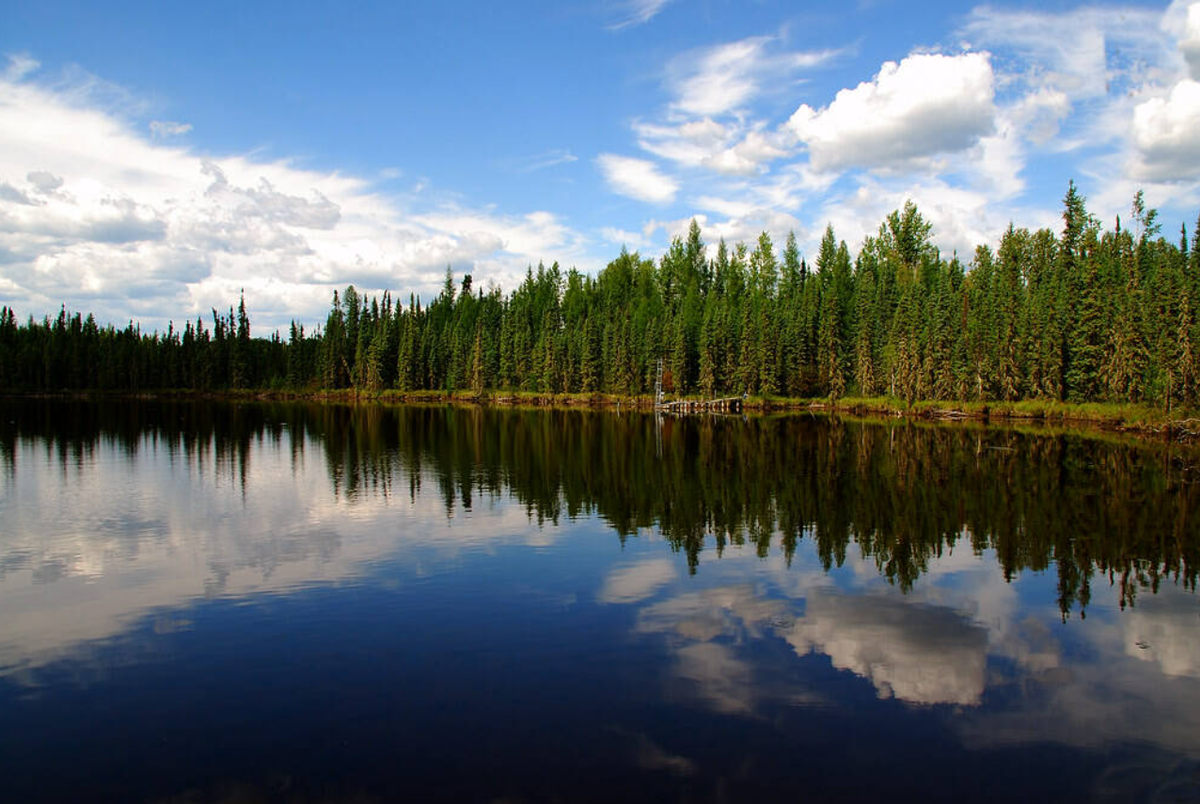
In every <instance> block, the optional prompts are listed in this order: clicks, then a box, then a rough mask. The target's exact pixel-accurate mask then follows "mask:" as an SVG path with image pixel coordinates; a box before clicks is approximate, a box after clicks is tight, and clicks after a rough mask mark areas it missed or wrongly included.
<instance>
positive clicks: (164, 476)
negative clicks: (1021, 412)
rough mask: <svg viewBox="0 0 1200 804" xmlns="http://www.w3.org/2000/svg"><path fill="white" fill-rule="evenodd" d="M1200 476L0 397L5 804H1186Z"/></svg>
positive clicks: (773, 428) (1197, 745) (933, 437)
mask: <svg viewBox="0 0 1200 804" xmlns="http://www.w3.org/2000/svg"><path fill="white" fill-rule="evenodd" d="M1198 562H1200V457H1198V456H1197V453H1196V452H1195V451H1194V450H1188V449H1184V448H1181V447H1169V446H1166V445H1153V444H1133V443H1126V442H1121V441H1118V440H1112V439H1109V440H1106V439H1104V438H1095V437H1084V436H1080V435H1072V434H1064V433H1054V432H1037V431H1032V432H1029V431H1026V432H1022V431H1016V430H1005V429H985V428H982V427H974V426H970V427H923V426H915V425H912V424H908V423H902V422H901V423H895V422H889V423H878V424H871V423H854V422H847V421H838V420H831V419H818V418H813V417H811V416H787V417H762V418H754V417H751V418H749V419H742V418H740V417H738V418H720V419H712V418H707V419H702V418H692V419H674V420H672V419H667V420H656V418H655V417H654V416H651V415H642V414H634V415H630V414H628V413H626V414H624V415H618V414H617V413H614V412H566V411H518V410H480V409H472V408H457V409H455V408H452V409H444V408H425V407H367V408H352V407H336V406H310V405H299V404H297V405H283V404H278V405H257V404H215V403H211V404H210V403H138V402H129V401H122V402H113V401H105V402H94V403H90V404H82V403H65V402H21V403H17V402H8V403H3V404H0V800H3V801H13V802H26V801H33V802H36V801H104V800H120V801H134V802H163V801H169V802H227V803H228V804H232V803H233V802H254V801H281V802H283V801H286V802H332V801H395V800H418V801H425V800H428V801H507V802H521V801H528V802H533V801H606V802H618V801H620V802H624V801H663V802H672V801H755V800H764V801H766V800H771V801H774V800H778V801H785V800H786V801H829V800H890V801H909V800H912V801H936V800H941V801H960V800H971V801H983V800H997V801H1012V800H1025V801H1042V800H1051V801H1053V800H1100V801H1130V800H1134V801H1139V800H1146V801H1181V800H1182V801H1196V800H1200V602H1198V601H1200V598H1197V596H1196V594H1195V581H1196V571H1197V567H1198V566H1200V563H1198Z"/></svg>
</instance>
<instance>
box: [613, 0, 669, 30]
mask: <svg viewBox="0 0 1200 804" xmlns="http://www.w3.org/2000/svg"><path fill="white" fill-rule="evenodd" d="M671 2H672V0H625V2H623V3H621V4H620V13H621V19H620V20H619V21H618V22H614V23H613V24H612V25H609V26H608V29H609V30H610V31H620V30H623V29H625V28H632V27H635V26H638V25H644V24H646V23H647V22H649V21H650V20H652V19H654V18H655V17H657V16H658V14H659V12H661V11H662V10H663V9H664V8H666V7H667V6H668V5H669V4H670V3H671Z"/></svg>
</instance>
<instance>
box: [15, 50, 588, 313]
mask: <svg viewBox="0 0 1200 804" xmlns="http://www.w3.org/2000/svg"><path fill="white" fill-rule="evenodd" d="M28 71H29V70H28V69H26V68H22V70H18V71H16V72H14V70H13V68H11V67H10V69H9V71H8V72H7V73H6V77H5V78H4V79H3V80H0V260H2V262H3V265H4V267H3V282H0V298H2V299H3V301H4V303H5V304H9V305H11V306H13V307H15V308H17V309H18V310H19V311H20V312H21V314H26V313H29V314H35V315H40V314H41V313H43V312H44V311H46V310H51V309H57V308H58V306H59V304H61V303H65V304H66V305H67V306H68V307H71V308H74V309H87V310H92V311H95V312H96V314H97V317H98V318H99V319H100V320H102V321H105V320H108V321H115V322H123V321H127V320H129V319H130V318H133V317H136V318H140V319H141V320H143V321H144V322H145V323H146V324H147V325H148V326H150V325H159V324H163V323H165V321H166V319H167V318H175V319H176V320H179V319H180V318H181V317H183V316H189V317H195V316H196V315H197V314H200V313H204V312H206V311H207V310H208V309H209V308H210V307H213V306H215V307H218V308H222V307H225V306H227V305H228V303H229V300H230V299H231V298H236V297H237V293H238V291H239V290H240V289H241V288H245V290H246V293H247V301H248V303H249V304H250V307H251V311H252V314H253V315H254V316H255V322H256V324H257V325H258V326H264V325H265V326H278V325H285V324H286V323H287V321H288V320H289V318H291V317H293V316H295V317H298V318H300V320H309V321H312V320H319V319H320V318H322V317H323V316H324V313H325V311H326V310H327V309H328V304H329V299H330V297H331V295H332V290H333V288H334V287H338V286H344V285H345V284H348V283H350V282H354V283H356V284H359V285H360V287H362V288H363V289H364V290H366V291H368V292H378V291H380V290H382V289H391V290H393V291H398V292H400V293H403V294H407V293H408V292H410V291H415V292H418V293H422V294H427V295H428V294H432V293H435V292H436V290H437V288H438V287H439V286H440V284H441V281H442V277H443V274H444V272H445V268H446V265H447V264H451V265H452V266H453V267H454V269H455V271H456V272H463V271H471V272H473V273H474V274H475V277H476V280H477V281H479V282H481V283H482V282H484V281H487V280H493V281H496V282H498V283H499V284H502V285H504V286H506V287H511V286H512V285H513V284H514V283H515V282H517V281H519V279H520V277H521V276H522V275H523V273H524V270H525V267H526V266H527V265H529V264H531V263H537V262H538V261H540V260H551V259H558V260H563V261H568V260H574V261H577V262H578V263H580V264H581V267H584V268H587V267H592V266H591V265H590V263H589V262H588V256H587V253H586V241H585V240H584V239H583V238H582V236H580V235H579V234H578V233H576V232H574V231H573V230H571V229H570V227H569V226H567V225H566V224H565V223H564V222H563V221H562V220H560V219H559V218H558V217H557V216H555V215H553V214H551V213H549V212H541V211H535V212H529V213H525V214H517V215H513V214H502V213H499V212H497V211H496V210H494V209H489V208H484V209H469V208H464V207H462V206H461V205H457V204H451V203H439V202H438V201H437V199H436V197H434V198H432V199H431V200H422V208H421V209H419V210H414V209H413V206H414V205H415V203H416V200H417V199H416V197H415V196H409V197H404V196H391V197H385V196H383V195H380V194H378V192H377V191H376V189H375V187H374V185H372V184H371V183H370V182H369V181H367V180H365V179H361V178H357V177H353V176H347V175H344V174H340V173H327V172H320V171H314V170H308V169H305V168H303V167H299V166H297V165H296V164H295V163H293V162H291V161H288V160H283V159H279V160H275V161H268V160H263V159H261V158H256V157H247V156H242V155H219V154H211V155H201V154H197V153H195V152H193V151H192V150H190V149H188V148H182V147H179V146H178V145H175V144H171V143H168V142H165V141H163V138H162V137H161V136H155V135H154V134H152V133H145V134H144V133H141V132H145V131H146V129H145V128H144V127H143V128H141V130H140V131H139V128H138V127H137V126H135V125H134V124H133V123H131V122H129V119H128V118H129V114H130V109H131V108H136V104H130V103H124V102H122V103H121V104H119V108H120V109H121V115H120V116H119V115H118V114H116V113H114V112H112V111H110V109H111V108H112V107H111V106H110V104H108V103H107V102H100V101H98V100H97V96H96V94H95V93H94V92H93V91H92V88H94V86H95V82H94V81H93V80H92V79H90V78H88V79H85V86H84V87H82V88H81V87H80V86H79V85H77V84H74V83H71V81H69V80H66V81H63V82H59V83H56V84H54V85H53V86H49V85H42V84H38V83H35V82H31V81H25V80H19V79H13V78H11V76H12V75H14V74H17V73H20V74H21V75H24V74H26V73H27V72H28ZM111 94H112V93H110V92H109V93H107V94H105V97H109V96H111ZM155 122H158V123H162V121H155ZM172 125H175V126H176V127H175V128H172V127H171V126H168V125H167V124H165V123H163V124H162V125H160V126H159V127H157V128H152V129H151V131H152V132H153V131H162V132H164V133H171V132H173V131H174V132H178V131H181V130H182V129H181V128H179V125H177V124H172ZM180 125H181V124H180ZM21 177H24V178H23V179H22V178H21ZM422 198H424V197H422Z"/></svg>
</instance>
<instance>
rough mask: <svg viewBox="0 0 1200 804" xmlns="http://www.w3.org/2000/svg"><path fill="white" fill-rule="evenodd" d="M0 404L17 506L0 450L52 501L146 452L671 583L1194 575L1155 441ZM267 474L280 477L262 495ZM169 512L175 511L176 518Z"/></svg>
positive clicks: (1125, 590)
mask: <svg viewBox="0 0 1200 804" xmlns="http://www.w3.org/2000/svg"><path fill="white" fill-rule="evenodd" d="M7 410H8V411H9V412H8V413H7V414H6V415H5V416H4V419H5V420H6V422H7V424H5V425H3V426H0V455H2V456H4V457H3V459H2V462H3V463H4V465H5V467H6V470H5V472H6V476H7V477H8V478H9V479H8V480H7V481H6V483H7V490H6V496H9V495H12V494H15V493H17V492H16V491H15V490H14V487H15V486H16V485H17V480H16V479H15V474H14V473H15V468H16V466H17V465H18V464H19V463H21V462H23V461H24V460H28V458H27V457H23V456H22V455H20V454H19V453H20V452H21V451H22V450H29V449H32V448H33V445H35V444H36V445H39V447H40V449H41V450H44V452H45V464H46V465H50V464H53V465H55V466H56V467H58V470H59V471H60V472H61V477H62V481H63V482H62V484H61V485H62V486H63V487H66V488H68V489H71V488H72V487H74V486H76V485H79V484H80V483H85V482H86V481H87V480H88V479H89V478H91V477H92V476H94V475H96V474H98V473H97V472H96V471H95V469H100V468H103V466H104V465H105V464H106V463H107V462H111V461H114V460H117V459H118V458H117V456H123V457H124V458H125V459H126V461H128V462H129V465H131V466H132V465H139V464H136V462H135V459H136V458H138V457H139V456H145V455H147V453H151V454H152V455H151V457H150V458H149V461H148V462H149V464H150V465H152V467H153V468H152V471H154V472H162V471H166V468H165V467H163V466H162V465H161V464H162V463H164V462H165V464H166V467H175V466H176V464H180V463H181V464H183V465H184V467H185V472H184V479H183V480H182V481H181V482H182V484H183V488H184V489H186V484H187V483H188V482H191V481H190V480H189V479H188V478H191V477H192V476H206V477H207V478H208V482H210V483H212V484H213V485H214V486H215V487H219V488H224V487H226V486H232V487H234V488H236V489H237V490H238V491H239V492H240V493H241V494H243V495H244V494H246V491H247V484H248V483H251V482H253V480H252V478H254V477H255V475H256V468H257V467H256V465H255V464H256V462H257V461H260V460H266V461H271V463H270V464H269V465H267V466H264V467H262V471H261V472H257V476H258V482H259V485H260V486H261V488H259V489H256V490H255V491H256V497H257V498H258V499H261V498H262V497H263V496H266V495H269V496H270V497H271V498H272V499H273V500H274V501H275V502H276V504H275V505H274V507H273V510H271V511H270V512H269V513H270V515H271V517H273V518H274V517H282V518H283V521H285V522H287V521H294V520H295V519H296V518H297V517H298V516H300V514H301V512H304V513H305V514H311V513H312V511H314V510H320V509H321V508H322V507H325V508H326V509H332V508H333V507H335V506H336V505H338V504H341V503H346V504H349V505H350V509H347V510H352V509H353V508H354V507H355V506H360V505H380V504H386V502H387V501H388V500H390V499H393V498H398V497H403V498H407V499H409V500H410V501H415V500H418V499H426V500H430V499H432V498H433V497H436V499H438V500H439V501H440V505H441V506H442V510H443V513H444V516H445V517H447V518H448V519H453V518H454V515H455V512H456V511H459V512H464V513H465V512H470V511H472V510H473V508H475V507H476V506H477V505H478V504H479V502H480V501H481V500H482V501H483V502H484V503H485V504H489V503H490V504H495V502H496V501H497V500H501V499H504V500H507V499H513V500H516V501H517V502H518V503H519V504H520V506H521V507H522V508H524V510H525V512H526V513H527V515H528V517H529V519H530V520H531V521H533V522H535V523H536V525H537V526H538V527H542V526H544V525H547V524H548V525H550V526H555V525H558V524H559V523H560V522H561V521H562V520H563V518H564V517H566V518H569V519H575V518H579V517H585V516H589V515H599V516H600V517H601V518H603V520H604V521H605V522H607V523H608V524H609V525H610V527H611V528H612V530H613V532H614V533H615V534H616V535H617V536H618V538H620V539H621V540H625V539H628V538H630V537H635V536H637V535H638V534H639V533H641V532H643V531H645V530H647V529H655V530H656V531H657V532H659V533H661V534H662V536H664V537H665V538H666V539H667V540H668V541H669V542H670V544H671V546H672V547H673V548H674V549H676V550H678V551H679V552H681V553H683V554H684V555H686V557H687V566H688V568H689V569H690V570H691V571H692V572H695V571H696V569H697V568H698V567H699V565H700V561H701V554H702V553H703V551H704V550H705V549H706V546H707V547H710V548H715V551H716V554H717V555H718V556H719V555H720V554H721V553H722V552H723V551H724V550H725V549H726V548H727V547H728V546H730V545H733V546H744V545H752V546H753V548H754V549H755V550H756V551H757V552H758V554H759V555H761V556H766V555H768V554H769V553H770V552H771V551H772V549H776V550H778V551H780V552H781V553H782V554H783V555H784V556H785V557H786V558H788V559H789V560H790V559H791V558H792V556H794V554H795V551H796V549H797V547H798V545H799V544H800V543H801V542H802V541H803V540H805V539H806V538H807V539H809V540H811V541H812V543H813V544H814V545H815V548H816V550H817V554H818V555H819V557H820V561H821V563H822V565H823V566H824V567H825V568H826V569H829V568H832V567H835V566H841V565H842V564H843V563H844V562H845V561H846V559H847V555H848V551H849V550H850V548H851V547H855V548H857V550H858V552H859V553H860V554H861V555H864V556H868V557H870V558H872V559H873V561H874V564H875V567H876V570H877V571H878V573H879V574H880V575H881V576H883V577H885V578H887V579H888V580H889V581H890V582H892V583H894V584H895V585H897V586H898V587H899V588H900V589H902V590H909V589H912V588H913V587H914V585H915V584H917V582H918V579H919V578H920V576H921V575H922V574H923V573H925V572H927V571H928V569H929V566H930V562H931V561H932V560H934V559H937V558H939V557H941V556H942V555H944V554H945V553H946V552H948V551H949V550H950V549H951V548H954V547H955V546H958V549H960V550H961V549H964V548H965V547H969V549H971V550H973V551H975V552H977V553H978V552H980V551H983V550H992V551H994V553H995V555H996V559H997V561H998V562H999V563H1000V566H1001V567H1002V569H1003V571H1004V575H1005V577H1006V578H1008V579H1011V578H1014V577H1016V576H1017V575H1018V574H1019V573H1021V572H1023V571H1027V570H1035V571H1043V570H1047V569H1051V568H1052V569H1053V570H1054V571H1055V572H1056V573H1057V576H1058V602H1059V606H1060V608H1061V609H1062V611H1063V613H1064V615H1066V614H1067V613H1069V612H1070V611H1072V609H1076V608H1078V609H1080V610H1082V609H1085V608H1086V605H1087V603H1088V600H1089V598H1090V595H1091V590H1092V584H1093V583H1094V582H1095V581H1096V580H1097V578H1099V577H1101V576H1102V577H1103V579H1104V582H1105V583H1106V584H1111V585H1114V586H1115V587H1116V588H1117V589H1118V590H1119V591H1120V601H1121V603H1122V604H1128V603H1131V602H1133V601H1134V600H1135V599H1136V597H1137V595H1138V592H1139V590H1144V589H1148V590H1150V591H1151V592H1153V591H1157V589H1158V588H1159V586H1160V585H1161V584H1162V583H1163V582H1164V581H1165V582H1168V583H1181V584H1182V585H1184V586H1185V587H1187V588H1193V589H1194V588H1195V583H1196V572H1197V566H1198V565H1200V562H1198V560H1197V559H1200V538H1198V534H1200V526H1198V525H1197V524H1195V523H1196V522H1200V518H1197V517H1196V516H1193V513H1194V512H1195V511H1196V509H1197V505H1200V457H1198V454H1197V452H1196V450H1195V449H1192V448H1184V447H1180V446H1175V445H1166V444H1146V443H1136V442H1122V441H1120V440H1117V439H1107V440H1106V439H1105V438H1089V437H1083V436H1080V435H1074V434H1070V433H1064V432H1054V431H1037V430H1028V431H1020V430H1011V429H987V428H983V427H971V426H967V427H944V426H943V427H923V426H917V425H912V424H910V423H896V422H885V423H880V424H865V423H847V422H843V421H840V420H837V419H824V420H821V419H814V418H812V417H801V416H790V417H788V416H781V417H759V418H750V419H748V420H742V419H740V418H739V419H730V418H697V419H686V420H676V419H666V420H665V421H664V420H663V419H656V418H655V417H653V416H648V415H637V414H634V415H628V414H627V415H624V416H620V415H615V414H612V413H598V412H588V411H562V410H552V411H547V410H505V409H484V408H475V407H467V408H442V407H419V406H403V407H383V406H364V407H354V406H335V405H295V404H276V405H270V404H262V405H258V404H232V405H231V404H205V403H200V404H195V403H179V404H144V405H130V404H125V403H90V404H74V405H72V404H67V403H28V404H23V405H15V406H13V405H10V406H9V407H8V408H7ZM314 445H315V449H314ZM310 452H315V453H316V455H315V456H314V459H315V460H317V461H319V462H320V463H321V464H322V465H323V466H324V468H325V471H326V475H327V478H326V482H325V484H322V485H316V484H315V480H316V479H315V478H314V477H313V476H312V475H311V474H310V473H306V472H304V471H303V469H304V464H305V460H306V456H308V454H309V453H310ZM284 457H286V458H287V460H288V461H290V464H288V463H287V461H284V460H282V459H283V458H284ZM145 465H146V462H143V464H140V466H145ZM285 465H286V466H290V470H291V477H292V481H291V482H289V483H283V484H279V483H277V482H276V479H277V478H279V477H281V476H282V475H281V473H282V470H283V467H284V466H285ZM85 475H86V476H87V477H85ZM134 480H135V481H136V482H135V483H133V484H132V485H130V486H129V487H128V488H124V489H121V488H107V489H104V490H102V491H99V492H98V493H99V494H100V495H101V496H103V495H105V494H114V493H120V494H125V495H126V496H132V497H133V498H136V497H137V496H138V495H140V494H142V493H143V492H142V489H143V488H144V485H145V477H144V473H143V474H142V476H135V477H134ZM301 480H303V482H304V484H305V485H304V487H303V488H298V485H299V483H300V482H301ZM113 482H114V483H116V482H119V481H116V480H114V481H113ZM430 487H432V488H430ZM424 492H433V494H427V493H424ZM51 493H53V494H54V495H59V494H61V493H62V489H61V488H53V489H51ZM89 502H91V501H89ZM158 502H159V503H160V504H159V505H157V506H152V507H151V508H152V510H149V509H147V508H146V507H144V506H143V507H139V508H138V509H137V510H136V511H135V512H133V513H130V512H129V510H128V509H125V513H124V514H123V516H124V517H125V519H124V521H121V522H108V523H105V522H104V521H103V520H101V524H102V525H110V526H111V529H117V530H120V531H121V532H122V533H129V532H135V533H156V532H161V531H162V530H163V523H162V522H161V520H162V519H163V518H164V517H168V516H170V515H171V514H172V513H173V512H175V511H176V510H177V505H178V502H179V501H178V500H171V501H169V503H170V504H161V503H166V502H168V501H158ZM252 503H253V501H251V502H248V503H247V504H252ZM185 513H186V514H187V515H186V516H183V517H178V518H179V519H182V520H186V521H188V522H195V521H196V520H197V519H198V517H196V516H192V514H195V513H196V512H194V511H187V512H185ZM228 515H229V516H232V515H233V513H232V512H228ZM242 519H243V520H244V521H250V522H253V521H255V519H256V517H253V516H243V517H242ZM92 521H93V522H95V521H96V520H95V518H94V517H93V518H92ZM273 530H278V528H273ZM303 531H304V533H303V535H301V536H300V537H299V538H300V540H301V541H304V542H306V544H300V543H298V542H290V543H286V544H278V543H276V544H270V543H269V542H268V545H267V546H266V547H265V548H264V547H263V546H262V545H261V543H260V541H259V540H258V539H257V538H256V539H253V540H249V541H250V542H252V543H253V544H254V545H255V547H254V549H255V550H262V549H267V550H269V551H271V554H268V555H262V556H259V557H258V558H257V561H258V562H260V563H265V564H270V563H275V564H278V563H283V562H286V561H290V560H292V558H293V557H299V558H303V557H305V556H306V555H308V554H309V553H312V552H318V553H320V552H328V551H329V547H330V546H329V545H328V544H322V542H321V539H322V537H320V536H315V537H314V536H313V535H312V534H313V533H314V532H319V531H320V528H319V527H318V528H315V529H314V528H312V527H305V528H304V529H303ZM17 532H18V533H19V532H20V529H17ZM310 540H315V543H313V544H307V542H309V541H310ZM136 541H137V540H136V539H135V542H134V544H135V545H136ZM126 544H128V542H126ZM22 549H24V548H21V547H16V546H12V545H9V546H7V549H6V550H5V554H4V556H3V561H4V562H8V563H6V564H4V565H0V566H3V567H5V569H7V570H11V569H12V568H13V567H14V566H15V567H21V566H25V562H28V561H30V560H32V556H31V555H30V554H28V553H27V552H26V553H24V554H23V553H21V550H22ZM129 549H132V548H129ZM295 553H298V554H299V555H296V556H294V555H293V554H295ZM73 556H74V558H72V561H74V560H76V559H77V558H78V556H77V555H75V554H73ZM62 560H63V558H62V557H61V556H58V557H53V556H46V557H43V559H42V561H41V564H40V567H39V572H40V573H42V576H43V577H44V578H45V579H47V580H50V579H52V578H56V577H61V576H62V574H63V573H67V574H76V573H77V572H80V571H84V570H83V568H82V567H79V566H75V565H72V566H63V565H60V564H55V563H54V562H55V561H62ZM248 560H250V561H251V563H254V559H248ZM0 571H4V570H0Z"/></svg>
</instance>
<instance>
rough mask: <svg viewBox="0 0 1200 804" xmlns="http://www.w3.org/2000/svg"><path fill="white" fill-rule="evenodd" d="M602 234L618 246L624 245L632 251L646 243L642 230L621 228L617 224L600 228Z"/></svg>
mask: <svg viewBox="0 0 1200 804" xmlns="http://www.w3.org/2000/svg"><path fill="white" fill-rule="evenodd" d="M600 234H601V236H602V237H603V238H604V239H605V240H607V241H608V242H610V243H612V244H613V245H616V246H624V247H625V248H628V249H630V250H632V251H637V250H638V249H640V248H642V246H644V245H645V244H646V238H645V236H644V235H642V233H641V232H631V231H629V230H627V229H619V228H617V227H615V226H605V227H602V228H601V229H600Z"/></svg>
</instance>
